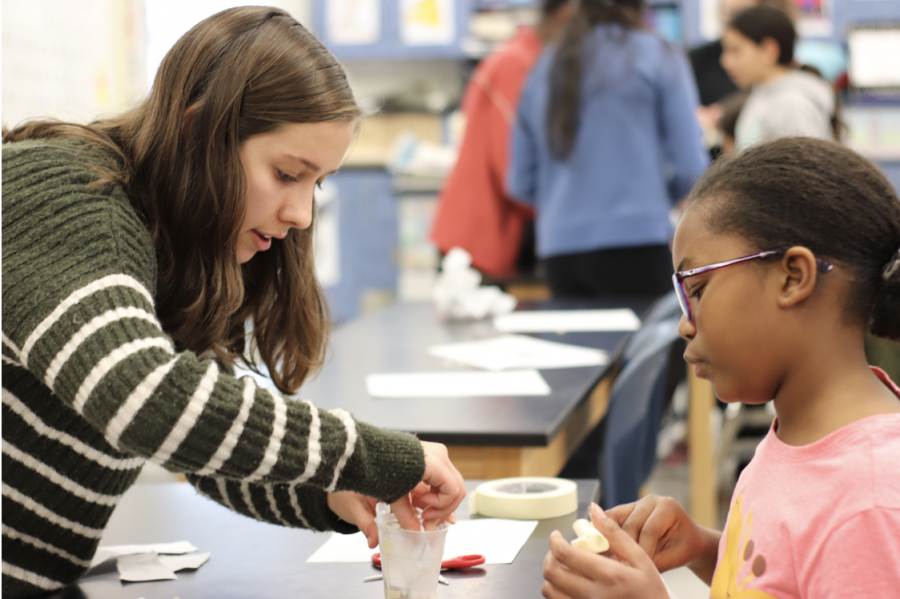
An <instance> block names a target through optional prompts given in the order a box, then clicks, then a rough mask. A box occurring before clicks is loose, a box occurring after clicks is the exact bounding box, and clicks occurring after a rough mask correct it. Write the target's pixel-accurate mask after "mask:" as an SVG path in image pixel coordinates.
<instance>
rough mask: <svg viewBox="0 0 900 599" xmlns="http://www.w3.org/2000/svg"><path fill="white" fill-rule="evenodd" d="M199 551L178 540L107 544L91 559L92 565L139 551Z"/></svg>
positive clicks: (169, 552) (186, 542) (165, 552)
mask: <svg viewBox="0 0 900 599" xmlns="http://www.w3.org/2000/svg"><path fill="white" fill-rule="evenodd" d="M191 551H197V548H196V547H194V546H193V545H191V544H190V543H189V542H188V541H176V542H174V543H150V544H146V545H106V546H105V547H98V548H97V552H96V553H95V554H94V559H92V560H91V567H92V568H93V567H94V566H96V565H98V564H101V563H103V562H105V561H106V560H108V559H110V558H113V557H116V556H118V555H134V554H137V553H164V554H167V555H181V554H183V553H190V552H191Z"/></svg>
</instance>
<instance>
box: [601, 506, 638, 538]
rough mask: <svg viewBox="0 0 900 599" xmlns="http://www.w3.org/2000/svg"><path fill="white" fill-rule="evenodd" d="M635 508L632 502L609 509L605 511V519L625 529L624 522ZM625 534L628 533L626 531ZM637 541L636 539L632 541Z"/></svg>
mask: <svg viewBox="0 0 900 599" xmlns="http://www.w3.org/2000/svg"><path fill="white" fill-rule="evenodd" d="M636 506H637V502H636V501H633V502H631V503H623V504H622V505H617V506H616V507H614V508H610V509H608V510H606V516H607V518H612V519H613V520H615V521H616V524H618V525H619V526H621V527H623V528H624V527H625V521H626V520H628V518H629V516H631V512H633V511H634V508H635V507H636ZM625 532H629V531H628V530H626V531H625ZM634 540H635V541H637V539H636V538H635V539H634Z"/></svg>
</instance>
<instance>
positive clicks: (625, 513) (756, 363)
mask: <svg viewBox="0 0 900 599" xmlns="http://www.w3.org/2000/svg"><path fill="white" fill-rule="evenodd" d="M673 254H674V262H675V265H676V269H677V270H678V271H679V272H678V273H676V275H675V277H674V279H675V284H676V291H677V292H678V294H679V295H680V296H681V297H682V299H683V304H682V306H683V311H684V318H683V319H682V320H681V324H680V332H681V335H682V337H684V339H685V340H686V341H687V347H686V350H685V359H686V360H687V361H688V362H689V363H690V364H691V366H692V367H693V368H694V370H695V372H696V374H697V375H698V376H700V377H702V378H706V379H709V380H710V381H711V382H712V384H713V388H714V389H715V392H716V395H717V396H718V397H719V398H720V399H721V400H722V401H724V402H742V403H745V404H750V405H755V404H762V403H765V402H768V401H770V400H772V401H774V407H775V411H776V413H777V418H776V420H775V421H774V423H773V424H772V427H771V429H770V431H769V433H768V436H767V437H766V438H765V439H764V440H763V441H762V443H761V444H760V445H759V447H758V448H757V450H756V455H755V457H754V458H753V460H752V461H751V462H750V464H749V465H748V466H747V467H746V468H745V469H744V471H743V472H742V473H741V476H740V480H739V481H738V483H737V486H736V488H735V491H734V495H733V497H732V501H731V508H730V510H729V514H728V519H727V522H726V525H725V530H724V531H723V532H720V531H716V530H711V529H707V528H703V527H701V526H698V525H697V524H695V523H694V522H693V521H692V520H691V518H690V517H689V516H688V515H687V513H686V512H685V510H684V509H683V508H682V507H681V506H680V505H678V503H677V502H675V501H674V500H673V499H671V498H664V497H656V496H648V497H645V498H643V499H641V500H640V501H638V502H636V503H631V504H627V505H621V506H618V507H616V508H613V509H611V510H609V511H607V512H606V513H605V514H604V513H603V512H602V511H601V510H600V509H599V508H597V507H596V506H592V512H591V515H592V517H593V521H594V524H595V525H596V526H597V528H598V529H599V530H600V531H601V532H603V533H604V534H605V535H607V537H608V538H609V540H610V544H611V554H612V555H613V556H614V557H615V559H609V558H608V557H606V556H602V555H594V554H590V553H588V552H586V551H583V550H581V549H576V548H574V547H572V546H570V545H569V544H568V543H566V542H565V540H564V539H563V538H562V536H561V535H560V534H559V533H554V534H553V536H552V537H551V541H550V548H551V550H550V553H549V554H548V555H547V559H546V561H545V564H544V577H545V579H546V583H545V585H544V596H545V597H548V598H551V599H557V598H561V597H571V598H586V597H592V596H603V597H642V598H648V599H650V598H654V597H660V598H665V597H667V594H666V589H665V587H664V585H663V584H662V581H661V579H660V577H659V574H658V572H657V569H658V570H659V571H666V570H670V569H672V568H677V567H680V566H689V567H690V568H691V569H692V570H693V571H694V572H695V573H696V574H697V576H699V577H700V578H701V579H702V580H704V581H705V582H707V583H708V584H710V585H711V593H710V596H711V597H712V598H713V599H724V598H726V597H732V598H735V597H746V598H748V599H749V598H752V599H768V598H778V599H788V598H794V597H816V598H822V597H889V596H895V595H896V594H897V589H900V460H898V456H900V388H898V387H897V386H896V385H895V384H894V383H893V382H892V381H891V380H890V379H889V378H888V377H887V375H886V374H884V372H882V371H880V370H878V369H877V368H873V367H870V366H869V365H868V364H867V362H866V357H865V352H864V343H863V341H864V337H865V334H866V332H867V331H868V330H871V332H872V333H873V334H875V335H877V336H880V337H884V338H887V339H891V340H894V341H900V201H898V199H897V194H896V192H895V191H894V190H893V188H892V187H891V185H890V184H889V183H888V182H887V180H886V179H885V178H884V177H883V176H882V175H881V174H880V173H879V172H878V171H877V170H876V169H875V168H874V167H873V166H872V165H871V164H870V163H868V162H867V161H866V160H864V159H863V158H861V157H860V156H858V155H857V154H855V153H853V152H852V151H850V150H847V149H844V148H842V147H840V146H839V145H837V144H835V143H834V142H828V141H822V140H816V139H810V138H785V139H781V140H778V141H774V142H770V143H768V144H763V145H760V146H757V147H755V148H753V149H750V150H748V151H746V152H744V153H742V154H740V155H739V156H738V157H736V158H735V159H733V160H722V161H720V162H719V163H717V164H716V165H714V166H713V168H711V169H710V171H709V172H708V173H707V174H706V175H705V176H704V177H703V178H702V179H701V180H700V181H699V182H698V183H697V185H696V186H695V188H694V190H693V191H692V193H691V195H690V197H689V198H688V207H687V210H686V212H685V214H684V217H683V218H682V220H681V223H680V224H679V226H678V229H677V231H676V234H675V240H674V249H673Z"/></svg>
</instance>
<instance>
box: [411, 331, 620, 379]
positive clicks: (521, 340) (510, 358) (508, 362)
mask: <svg viewBox="0 0 900 599" xmlns="http://www.w3.org/2000/svg"><path fill="white" fill-rule="evenodd" d="M428 354H429V355H432V356H437V357H438V358H446V359H448V360H453V361H454V362H459V363H461V364H467V365H469V366H475V367H476V368H484V369H485V370H494V371H497V370H510V369H513V368H575V367H579V366H602V365H604V364H606V363H607V362H608V361H609V356H608V354H607V353H606V352H605V351H603V350H600V349H591V348H589V347H581V346H579V345H570V344H568V343H556V342H555V341H545V340H544V339H535V338H534V337H527V336H525V335H501V336H499V337H492V338H490V339H481V340H479V341H464V342H461V343H448V344H445V345H432V346H431V347H429V348H428Z"/></svg>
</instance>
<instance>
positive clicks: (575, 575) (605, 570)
mask: <svg viewBox="0 0 900 599" xmlns="http://www.w3.org/2000/svg"><path fill="white" fill-rule="evenodd" d="M615 567H619V568H621V567H622V565H621V564H618V563H616V562H614V561H612V560H610V559H608V558H605V557H603V556H601V555H597V554H594V553H590V552H588V551H585V550H584V549H578V548H576V547H572V546H571V545H570V544H569V543H568V541H566V540H565V539H564V538H563V536H562V535H561V534H559V532H558V531H554V532H553V534H552V535H550V552H549V553H548V554H547V557H546V558H545V559H544V579H545V580H546V581H547V582H549V583H550V585H551V586H552V587H553V588H554V589H556V590H559V591H561V592H562V593H563V594H564V595H563V596H569V597H573V598H578V599H580V598H582V597H585V598H588V597H592V596H593V594H594V592H595V591H596V585H597V582H598V581H602V580H607V579H609V578H610V577H611V575H612V574H611V568H615Z"/></svg>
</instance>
